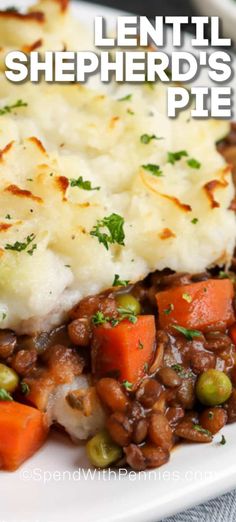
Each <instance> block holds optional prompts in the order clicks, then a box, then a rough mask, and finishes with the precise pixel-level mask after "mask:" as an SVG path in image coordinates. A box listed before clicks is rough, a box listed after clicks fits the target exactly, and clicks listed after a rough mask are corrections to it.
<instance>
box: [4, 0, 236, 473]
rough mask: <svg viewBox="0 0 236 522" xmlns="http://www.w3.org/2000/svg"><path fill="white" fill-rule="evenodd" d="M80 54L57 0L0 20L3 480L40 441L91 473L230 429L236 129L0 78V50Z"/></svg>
mask: <svg viewBox="0 0 236 522" xmlns="http://www.w3.org/2000/svg"><path fill="white" fill-rule="evenodd" d="M88 48H92V35H91V34H90V33H89V31H88V30H87V28H86V27H85V28H84V27H83V26H82V25H81V24H80V22H79V21H78V20H76V18H74V17H73V16H72V15H71V13H70V7H69V5H68V2H67V0H41V1H39V2H38V3H37V4H35V5H34V6H33V7H31V8H30V9H29V11H28V12H24V13H21V12H18V11H16V10H7V11H2V12H0V70H1V72H0V461H1V464H2V467H3V468H4V469H8V470H13V469H16V468H17V467H18V466H19V465H20V464H21V463H22V462H23V461H24V460H25V459H26V458H28V457H29V456H30V455H32V454H33V453H34V452H35V451H36V450H37V449H38V448H39V447H40V445H41V444H42V443H43V441H44V440H45V438H46V436H47V434H48V431H49V428H50V427H52V426H56V427H58V426H60V427H63V428H64V429H65V431H66V432H67V433H68V434H69V435H70V436H71V438H72V439H73V440H74V441H75V442H78V441H80V440H85V441H86V450H87V454H88V457H89V459H90V461H91V463H92V464H93V465H94V466H96V467H101V468H103V467H108V466H111V465H112V466H114V465H115V466H119V465H122V466H124V465H127V466H130V467H131V468H133V469H135V470H143V469H146V468H153V467H158V466H161V465H162V464H165V463H166V462H167V461H168V459H169V456H170V451H171V449H172V448H173V446H174V445H175V444H176V443H177V442H178V441H179V440H189V441H195V442H202V443H204V442H206V443H210V442H211V441H212V438H213V436H214V434H215V433H217V432H218V431H219V430H220V429H221V428H222V427H223V426H224V425H225V424H226V423H227V422H228V423H229V422H234V421H235V420H236V347H235V345H236V318H235V308H234V303H235V281H236V274H235V269H236V261H235V260H234V247H235V239H236V222H235V213H234V212H235V209H236V206H235V200H234V196H235V189H234V183H233V174H234V173H235V169H236V127H235V124H231V125H230V123H229V122H227V121H222V120H204V121H203V120H194V119H191V112H190V109H189V110H187V111H184V112H182V113H181V114H180V115H179V117H178V118H177V119H176V120H170V119H168V117H167V116H166V94H167V87H166V85H164V84H162V83H160V82H157V83H155V84H153V83H152V84H150V83H145V84H140V85H124V84H123V85H122V84H115V83H111V84H109V85H108V86H106V87H104V85H102V84H100V85H99V81H98V78H97V77H93V79H92V81H90V82H89V84H88V85H86V84H83V85H81V84H67V85H60V84H50V83H46V82H44V81H41V82H40V83H37V84H36V83H30V82H26V83H24V84H21V85H17V84H13V83H10V82H8V81H7V80H6V77H5V74H4V67H5V66H4V58H5V55H6V54H7V53H8V52H9V51H11V50H14V49H17V50H22V51H23V52H25V53H30V52H31V51H34V50H37V51H39V52H40V53H41V54H42V56H43V53H44V52H45V51H46V50H55V51H56V50H64V49H66V50H86V49H88ZM150 52H151V51H150ZM9 432H12V433H14V437H9V436H8V434H9ZM223 443H224V438H222V444H223Z"/></svg>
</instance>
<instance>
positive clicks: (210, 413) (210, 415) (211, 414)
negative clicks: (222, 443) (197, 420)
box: [208, 411, 214, 419]
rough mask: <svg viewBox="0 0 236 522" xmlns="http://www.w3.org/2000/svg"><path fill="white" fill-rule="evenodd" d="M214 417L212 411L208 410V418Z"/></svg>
mask: <svg viewBox="0 0 236 522" xmlns="http://www.w3.org/2000/svg"><path fill="white" fill-rule="evenodd" d="M213 418H214V413H213V411H209V412H208V419H213Z"/></svg>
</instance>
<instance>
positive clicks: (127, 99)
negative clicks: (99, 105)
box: [117, 94, 133, 102]
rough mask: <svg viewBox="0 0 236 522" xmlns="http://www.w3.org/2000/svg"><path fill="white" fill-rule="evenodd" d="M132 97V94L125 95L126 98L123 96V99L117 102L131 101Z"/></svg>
mask: <svg viewBox="0 0 236 522" xmlns="http://www.w3.org/2000/svg"><path fill="white" fill-rule="evenodd" d="M132 96H133V94H127V95H126V96H123V98H119V100H117V101H120V102H123V101H130V100H131V99H132Z"/></svg>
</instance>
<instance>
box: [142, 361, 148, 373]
mask: <svg viewBox="0 0 236 522" xmlns="http://www.w3.org/2000/svg"><path fill="white" fill-rule="evenodd" d="M143 369H144V371H145V372H147V371H148V363H147V362H145V364H144V366H143Z"/></svg>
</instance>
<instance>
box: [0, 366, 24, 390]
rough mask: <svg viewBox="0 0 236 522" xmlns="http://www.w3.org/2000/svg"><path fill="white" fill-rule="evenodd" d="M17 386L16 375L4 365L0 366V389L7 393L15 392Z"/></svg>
mask: <svg viewBox="0 0 236 522" xmlns="http://www.w3.org/2000/svg"><path fill="white" fill-rule="evenodd" d="M18 384H19V377H18V375H17V373H16V372H15V371H14V370H12V368H9V367H8V366H6V365H5V364H0V388H3V390H6V391H7V392H9V393H12V392H14V391H15V389H16V388H17V386H18Z"/></svg>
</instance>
